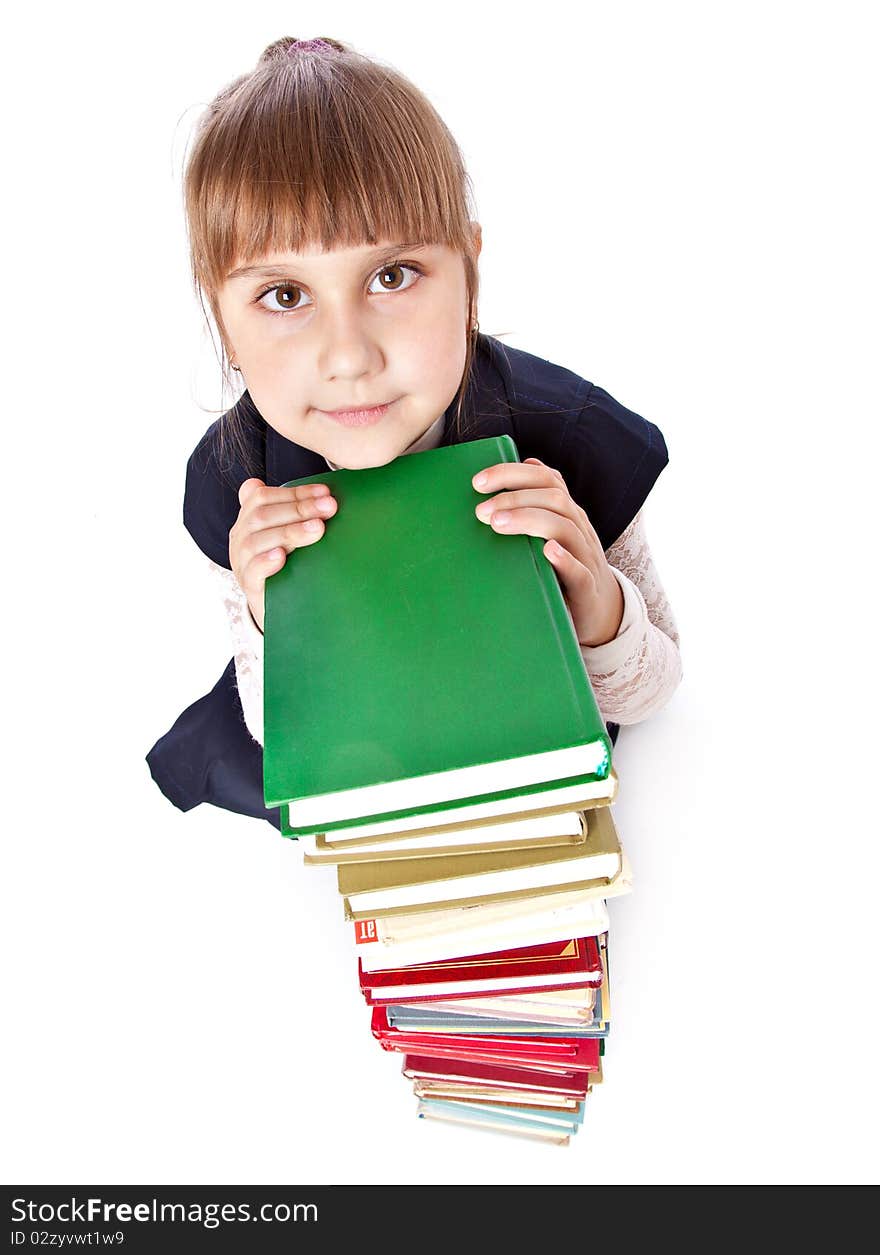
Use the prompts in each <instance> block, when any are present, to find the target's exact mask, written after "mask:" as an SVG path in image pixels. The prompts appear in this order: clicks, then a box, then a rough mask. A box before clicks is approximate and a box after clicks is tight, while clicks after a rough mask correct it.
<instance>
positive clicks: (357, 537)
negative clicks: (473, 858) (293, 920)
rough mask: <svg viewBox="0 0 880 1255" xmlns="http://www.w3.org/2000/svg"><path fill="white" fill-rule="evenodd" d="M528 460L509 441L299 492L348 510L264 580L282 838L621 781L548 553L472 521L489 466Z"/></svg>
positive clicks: (272, 771) (274, 797)
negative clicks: (313, 492)
mask: <svg viewBox="0 0 880 1255" xmlns="http://www.w3.org/2000/svg"><path fill="white" fill-rule="evenodd" d="M518 460H519V458H518V454H517V450H516V446H515V445H514V442H513V440H511V438H510V437H509V436H496V437H492V438H490V439H487V440H475V441H470V442H467V443H465V444H458V445H451V446H448V447H443V448H439V449H432V450H428V451H426V452H424V453H412V454H408V455H406V456H403V457H399V458H396V459H395V460H394V461H392V462H389V463H388V464H387V465H385V466H378V467H369V468H366V469H363V470H338V471H328V472H327V473H326V474H325V475H310V476H307V477H304V478H302V479H298V480H293V481H291V482H292V483H296V484H301V483H326V484H328V485H329V486H330V489H331V491H332V493H333V495H334V497H335V498H336V500H337V502H338V503H339V508H338V510H337V513H336V514H335V515H334V516H333V518H331V519H329V520H328V522H327V527H326V532H325V534H324V536H322V537H321V539H320V540H319V541H318V542H317V543H316V544H314V545H310V546H306V547H305V548H303V549H297V550H295V551H294V552H293V553H292V554H290V555H289V557H288V559H287V562H286V563H285V565H284V567H283V568H282V569H281V570H280V571H279V572H278V573H277V574H276V575H273V576H271V577H270V579H268V580H267V581H266V609H265V622H264V637H265V640H264V756H263V785H264V795H265V801H266V805H267V806H282V807H284V808H285V810H284V812H283V815H284V821H285V823H284V827H283V828H282V831H284V832H286V834H287V835H295V834H297V833H312V832H329V831H333V830H335V829H337V828H347V827H352V826H353V825H356V824H358V823H371V824H376V823H380V822H383V821H390V820H394V819H399V818H400V817H402V816H405V815H419V814H430V813H432V812H438V811H448V810H450V809H454V808H455V807H456V806H463V805H474V804H477V803H491V802H493V801H498V804H499V805H500V806H502V807H503V806H504V805H505V800H507V801H506V804H507V806H508V809H509V799H511V798H522V797H528V796H529V795H530V794H534V793H539V792H541V791H542V790H543V791H546V790H547V789H548V787H552V788H565V787H569V786H573V785H576V784H580V783H585V782H588V781H595V780H601V779H604V778H605V777H606V776H607V775H608V772H609V770H610V767H611V742H610V739H609V737H608V735H607V732H606V729H605V724H604V722H603V720H602V717H601V715H600V713H599V710H598V707H597V705H596V701H595V697H594V696H593V691H592V688H591V687H590V682H589V678H588V676H587V673H586V669H585V667H584V663H583V659H582V657H581V652H580V647H579V645H578V642H577V637H576V635H575V631H574V626H573V624H572V621H571V616H570V614H569V612H568V608H567V607H566V605H565V602H564V600H563V597H562V591H561V589H560V587H559V583H558V581H557V579H556V574H555V572H554V570H553V568H552V566H551V565H550V563H549V562H548V561H547V559H546V558H545V557H544V555H543V553H542V548H543V544H544V542H543V541H542V540H540V539H536V538H534V537H530V536H501V535H498V534H497V533H496V532H494V531H493V530H492V528H491V527H489V526H487V525H486V524H485V523H481V522H480V520H479V519H478V518H477V517H476V515H475V514H474V507H475V506H476V505H477V503H478V502H479V501H480V500H483V499H484V495H483V494H481V493H478V492H477V491H476V490H475V489H474V488H473V486H472V483H471V480H472V478H473V476H474V475H475V474H476V473H477V471H479V470H482V469H483V468H484V467H486V466H491V465H493V464H494V463H497V462H516V461H518ZM517 809H519V810H522V809H525V807H524V806H522V805H520V806H518V808H517Z"/></svg>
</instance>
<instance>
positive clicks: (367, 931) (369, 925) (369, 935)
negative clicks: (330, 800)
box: [354, 919, 379, 945]
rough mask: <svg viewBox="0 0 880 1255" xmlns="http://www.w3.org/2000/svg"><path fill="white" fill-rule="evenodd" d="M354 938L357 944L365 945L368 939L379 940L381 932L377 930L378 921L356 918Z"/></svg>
mask: <svg viewBox="0 0 880 1255" xmlns="http://www.w3.org/2000/svg"><path fill="white" fill-rule="evenodd" d="M354 939H355V942H356V944H357V945H363V943H364V942H366V941H378V940H379V934H378V932H377V931H376V921H375V920H374V919H359V920H355V925H354Z"/></svg>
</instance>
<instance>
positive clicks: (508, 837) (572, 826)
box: [299, 811, 587, 866]
mask: <svg viewBox="0 0 880 1255" xmlns="http://www.w3.org/2000/svg"><path fill="white" fill-rule="evenodd" d="M586 839H587V826H586V823H585V822H584V813H583V812H582V811H562V812H560V813H559V814H555V815H541V816H538V817H534V816H528V817H527V818H524V819H518V820H512V821H510V822H508V823H501V824H491V825H486V826H484V827H481V828H461V829H458V830H457V831H455V832H446V833H434V832H429V833H424V834H422V835H420V836H417V837H407V838H405V839H403V840H401V841H393V842H389V843H385V842H368V843H366V844H363V845H361V844H355V843H346V845H344V846H342V847H338V846H334V845H331V844H330V843H329V842H328V841H326V839H325V838H324V836H323V834H319V835H316V836H312V837H308V836H306V837H300V838H299V844H300V845H301V846H302V847H303V862H304V863H306V864H308V865H310V866H320V865H322V864H329V863H382V862H386V861H389V860H391V859H412V858H437V857H440V856H442V855H444V854H495V853H497V852H498V851H500V850H525V849H539V848H541V847H544V846H560V845H569V846H570V845H583V843H584V842H585V841H586Z"/></svg>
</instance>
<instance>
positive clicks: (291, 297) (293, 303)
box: [257, 283, 309, 314]
mask: <svg viewBox="0 0 880 1255" xmlns="http://www.w3.org/2000/svg"><path fill="white" fill-rule="evenodd" d="M267 296H271V297H273V299H276V300H277V301H278V304H277V305H276V306H275V307H274V308H272V306H269V305H264V306H263V308H264V309H267V310H268V311H269V313H270V314H285V313H287V312H289V311H290V310H295V309H303V308H304V306H303V305H302V304H300V299H299V298H300V297H304V296H305V292H303V290H302V288H298V287H297V286H296V284H295V283H279V284H278V285H277V287H274V288H269V289H267V291H265V292H262V293H261V294H260V296H259V297H258V298H257V301H258V304H260V305H262V304H263V301H264V299H265V298H266V297H267ZM305 303H306V305H308V304H309V301H308V300H306V302H305Z"/></svg>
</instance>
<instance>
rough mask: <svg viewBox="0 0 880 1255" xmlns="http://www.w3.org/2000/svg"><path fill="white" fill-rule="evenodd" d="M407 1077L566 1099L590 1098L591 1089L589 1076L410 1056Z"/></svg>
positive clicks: (435, 1057) (404, 1064)
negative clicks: (536, 1093)
mask: <svg viewBox="0 0 880 1255" xmlns="http://www.w3.org/2000/svg"><path fill="white" fill-rule="evenodd" d="M403 1075H404V1076H406V1077H409V1078H410V1080H414V1081H415V1080H428V1081H453V1082H455V1081H461V1082H463V1083H464V1084H468V1083H473V1084H475V1085H481V1084H482V1085H487V1086H491V1087H492V1088H493V1089H510V1091H511V1092H512V1093H515V1092H516V1091H517V1090H520V1089H529V1090H543V1091H545V1092H546V1093H548V1094H561V1095H563V1096H564V1097H566V1098H586V1096H587V1092H588V1090H589V1088H590V1080H591V1074H590V1073H589V1072H577V1071H574V1070H570V1071H568V1072H559V1073H556V1074H554V1075H551V1074H550V1073H548V1072H538V1071H530V1070H529V1069H528V1068H517V1067H509V1066H506V1065H503V1064H496V1063H480V1062H477V1061H474V1060H457V1059H444V1058H440V1057H437V1056H436V1055H406V1056H405V1057H404V1060H403Z"/></svg>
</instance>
